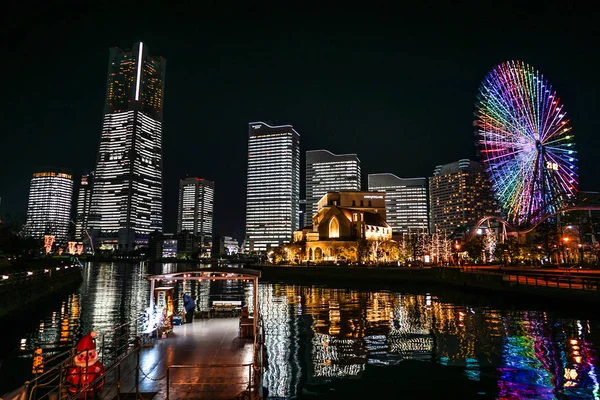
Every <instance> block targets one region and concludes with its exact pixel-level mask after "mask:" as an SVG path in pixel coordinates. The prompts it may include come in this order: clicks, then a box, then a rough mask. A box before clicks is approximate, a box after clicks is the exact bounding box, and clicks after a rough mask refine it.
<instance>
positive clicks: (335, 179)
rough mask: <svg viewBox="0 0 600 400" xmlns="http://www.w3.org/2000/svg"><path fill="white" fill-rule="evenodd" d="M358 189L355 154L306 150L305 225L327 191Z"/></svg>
mask: <svg viewBox="0 0 600 400" xmlns="http://www.w3.org/2000/svg"><path fill="white" fill-rule="evenodd" d="M343 190H350V191H360V190H361V181H360V160H359V159H358V156H357V155H356V154H333V153H331V152H329V151H327V150H309V151H307V152H306V213H305V215H306V216H305V225H310V224H312V217H313V215H315V214H316V213H317V203H318V202H319V200H320V199H321V197H323V195H324V194H325V193H327V192H339V191H343Z"/></svg>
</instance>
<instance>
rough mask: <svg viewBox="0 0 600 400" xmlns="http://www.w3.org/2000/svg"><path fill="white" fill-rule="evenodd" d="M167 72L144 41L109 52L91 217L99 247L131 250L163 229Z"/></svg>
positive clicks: (162, 61) (163, 60)
mask: <svg viewBox="0 0 600 400" xmlns="http://www.w3.org/2000/svg"><path fill="white" fill-rule="evenodd" d="M165 68H166V60H165V59H164V58H162V57H153V56H151V55H150V54H149V52H148V47H147V46H145V45H144V44H143V43H142V42H140V43H136V44H134V46H133V49H132V50H121V49H119V48H116V47H115V48H111V49H110V56H109V61H108V77H107V85H106V102H105V104H104V120H103V123H102V134H101V136H100V148H99V151H98V160H97V165H96V171H95V179H94V189H93V192H92V204H91V210H90V218H89V226H90V228H92V229H93V234H94V236H97V237H98V239H97V240H95V241H94V242H95V245H97V246H98V245H100V247H101V248H112V249H119V250H124V251H128V250H133V249H134V248H135V247H136V246H137V245H139V244H145V243H147V240H148V236H149V234H150V233H151V232H154V231H162V165H163V163H162V122H163V97H164V80H165Z"/></svg>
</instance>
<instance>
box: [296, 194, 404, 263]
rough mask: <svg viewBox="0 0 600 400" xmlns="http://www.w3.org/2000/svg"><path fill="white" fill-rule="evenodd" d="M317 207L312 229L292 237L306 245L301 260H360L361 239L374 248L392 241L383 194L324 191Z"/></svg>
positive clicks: (298, 232) (306, 229) (304, 230)
mask: <svg viewBox="0 0 600 400" xmlns="http://www.w3.org/2000/svg"><path fill="white" fill-rule="evenodd" d="M317 204H318V209H317V213H316V214H315V215H313V225H312V230H309V229H308V228H305V229H302V230H301V231H297V232H295V235H294V239H295V240H296V241H305V242H306V250H305V254H304V255H302V256H303V257H304V258H303V260H308V261H317V262H319V261H339V260H345V261H361V260H360V243H359V242H360V241H361V240H364V239H366V240H367V241H368V243H369V246H373V245H375V246H377V243H382V242H385V241H388V240H390V239H391V238H392V229H391V227H390V225H389V224H388V223H387V222H386V221H385V218H386V209H385V193H383V192H328V193H326V194H325V195H324V196H323V197H322V198H321V199H320V200H319V201H318V203H317ZM374 253H376V250H375V252H374ZM303 260H294V261H296V262H298V261H299V262H302V261H303ZM363 261H365V260H363Z"/></svg>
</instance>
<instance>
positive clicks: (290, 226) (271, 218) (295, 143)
mask: <svg viewBox="0 0 600 400" xmlns="http://www.w3.org/2000/svg"><path fill="white" fill-rule="evenodd" d="M248 131H249V132H248V135H249V137H248V175H247V181H246V246H247V248H246V250H248V251H265V250H267V248H268V247H270V246H277V245H279V244H281V243H286V242H289V241H290V240H291V239H292V234H293V232H294V231H295V230H296V229H298V227H299V201H300V135H299V134H298V132H296V130H295V129H294V127H293V126H291V125H280V126H270V125H268V124H266V123H264V122H252V123H250V124H249V125H248Z"/></svg>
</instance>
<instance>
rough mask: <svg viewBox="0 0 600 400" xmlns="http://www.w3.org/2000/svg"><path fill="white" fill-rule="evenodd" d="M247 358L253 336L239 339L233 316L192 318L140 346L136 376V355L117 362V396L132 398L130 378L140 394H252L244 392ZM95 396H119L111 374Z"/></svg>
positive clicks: (249, 361) (248, 370)
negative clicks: (162, 335) (118, 376)
mask: <svg viewBox="0 0 600 400" xmlns="http://www.w3.org/2000/svg"><path fill="white" fill-rule="evenodd" d="M253 357H254V338H252V337H250V338H240V318H239V317H237V318H210V319H195V320H194V322H193V323H190V324H184V325H180V326H174V327H173V332H172V333H171V334H170V335H169V336H168V337H167V338H166V339H155V340H154V345H153V346H152V347H147V348H142V349H141V351H140V370H139V375H138V374H136V371H135V370H136V364H137V357H136V356H132V357H128V359H127V360H125V361H124V362H123V363H122V366H121V369H120V376H121V390H120V391H121V397H120V398H135V397H134V394H135V382H136V379H138V382H139V386H138V388H139V392H140V393H141V394H142V397H143V398H144V399H150V398H154V399H167V398H170V399H241V398H256V394H252V396H250V394H249V393H248V392H247V390H248V387H249V385H250V383H251V382H250V380H251V379H254V377H253V371H252V362H253ZM167 370H168V375H169V376H168V379H167ZM125 393H128V394H129V395H127V396H124V394H125ZM132 396H133V397H132ZM99 398H101V399H116V398H119V397H117V388H116V374H112V375H109V376H107V379H106V384H105V387H104V388H103V390H102V391H101V392H100V396H99Z"/></svg>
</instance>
